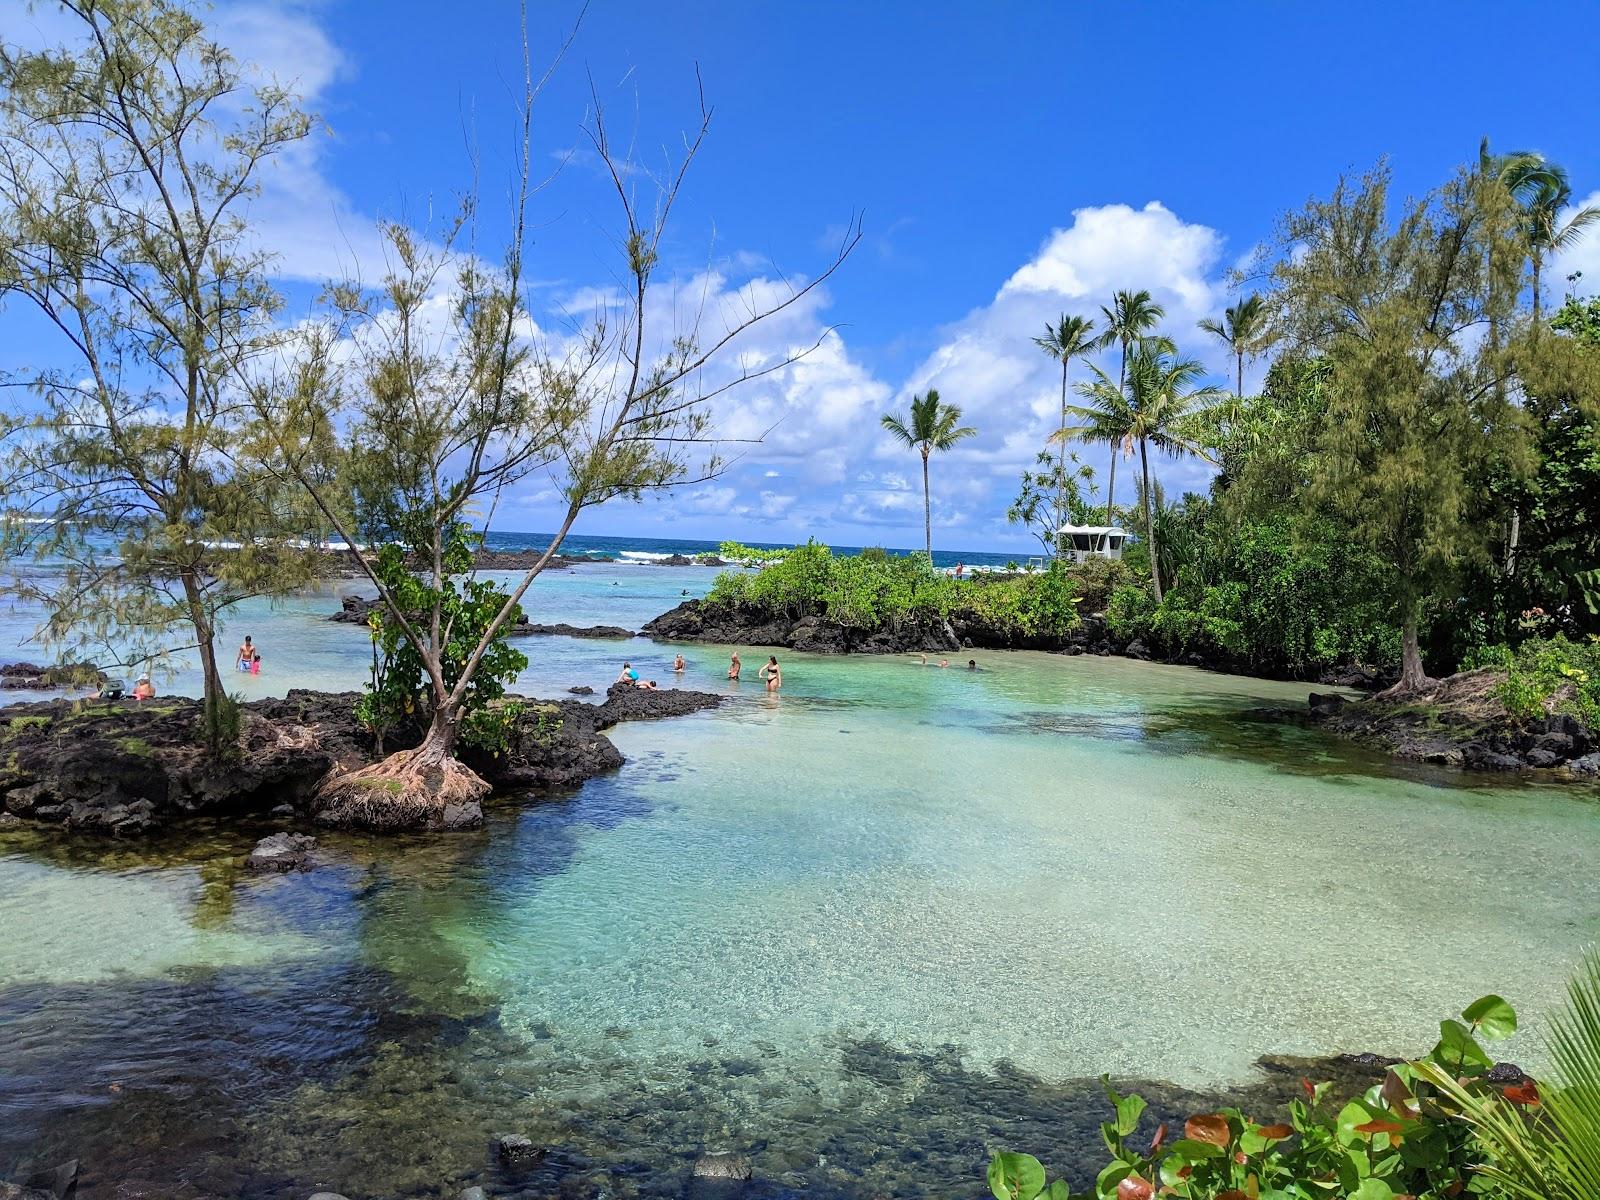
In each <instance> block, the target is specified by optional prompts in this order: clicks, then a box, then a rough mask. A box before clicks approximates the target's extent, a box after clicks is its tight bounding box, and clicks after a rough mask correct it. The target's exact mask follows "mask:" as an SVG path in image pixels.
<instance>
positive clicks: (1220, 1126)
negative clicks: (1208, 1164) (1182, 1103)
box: [1183, 1113, 1232, 1150]
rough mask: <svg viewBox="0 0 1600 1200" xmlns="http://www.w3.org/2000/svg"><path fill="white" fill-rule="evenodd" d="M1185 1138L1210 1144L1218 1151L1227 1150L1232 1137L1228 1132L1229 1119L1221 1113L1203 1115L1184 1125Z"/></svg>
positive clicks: (1192, 1118)
mask: <svg viewBox="0 0 1600 1200" xmlns="http://www.w3.org/2000/svg"><path fill="white" fill-rule="evenodd" d="M1183 1136H1184V1137H1186V1138H1190V1139H1192V1140H1194V1141H1196V1142H1209V1143H1210V1144H1211V1145H1213V1146H1216V1147H1217V1148H1218V1149H1221V1150H1226V1149H1227V1148H1228V1139H1229V1138H1230V1137H1231V1136H1232V1135H1231V1133H1230V1132H1229V1130H1228V1118H1227V1117H1225V1116H1223V1115H1222V1114H1221V1113H1201V1114H1200V1115H1199V1116H1197V1117H1190V1118H1189V1119H1188V1120H1187V1121H1185V1122H1184V1123H1183Z"/></svg>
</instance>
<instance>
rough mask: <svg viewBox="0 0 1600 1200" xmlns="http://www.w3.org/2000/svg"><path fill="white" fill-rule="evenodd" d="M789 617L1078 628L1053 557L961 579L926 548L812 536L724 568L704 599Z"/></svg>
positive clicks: (1044, 630)
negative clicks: (1021, 570) (854, 545)
mask: <svg viewBox="0 0 1600 1200" xmlns="http://www.w3.org/2000/svg"><path fill="white" fill-rule="evenodd" d="M706 599H707V601H708V602H709V603H712V604H743V605H749V606H752V607H754V608H757V609H760V610H761V611H763V612H765V613H768V614H772V615H775V616H783V617H785V618H787V619H789V620H800V619H802V618H805V617H819V618H821V619H823V620H827V621H832V622H835V623H837V624H839V625H843V626H845V627H847V628H853V629H880V628H882V629H890V630H894V629H901V628H905V627H907V626H911V625H921V624H927V623H930V622H943V621H948V620H952V619H956V618H965V619H968V620H974V621H981V622H983V623H984V624H985V625H987V626H989V627H991V628H994V629H996V630H998V631H1001V632H1005V633H1010V634H1013V635H1017V636H1021V637H1061V636H1064V635H1066V634H1067V633H1070V632H1071V631H1072V630H1073V629H1075V628H1077V626H1078V608H1077V594H1076V591H1075V589H1074V584H1073V579H1072V575H1071V572H1069V571H1068V570H1067V569H1066V568H1065V567H1064V566H1063V565H1061V564H1059V563H1057V564H1055V565H1053V566H1052V567H1051V568H1050V570H1048V571H1044V572H1041V573H1038V574H1034V575H1016V576H1005V577H998V576H997V577H994V578H986V577H983V576H978V577H976V578H974V579H971V580H968V581H965V582H961V583H958V582H956V581H955V580H954V579H952V578H950V577H949V576H948V575H945V574H943V573H941V572H939V571H936V570H934V568H933V566H932V565H931V564H930V563H929V561H928V557H927V555H926V554H908V555H894V554H889V553H887V552H886V551H884V550H880V549H868V550H864V551H862V552H861V553H860V554H856V555H836V554H834V553H833V551H832V550H830V549H829V548H828V547H827V546H824V545H822V544H820V543H818V542H816V541H809V542H807V543H806V544H805V545H803V546H796V547H795V548H794V549H793V550H790V551H788V552H787V553H785V554H784V556H783V557H782V558H781V559H779V560H777V561H775V562H770V563H769V564H768V565H767V566H765V567H763V568H762V569H761V570H759V571H755V572H748V571H724V572H723V573H722V574H720V575H718V576H717V578H716V580H715V582H714V583H713V584H712V586H711V591H710V593H709V594H708V595H707V597H706Z"/></svg>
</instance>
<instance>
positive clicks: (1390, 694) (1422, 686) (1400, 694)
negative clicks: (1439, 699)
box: [1373, 675, 1444, 702]
mask: <svg viewBox="0 0 1600 1200" xmlns="http://www.w3.org/2000/svg"><path fill="white" fill-rule="evenodd" d="M1443 682H1444V681H1443V680H1441V679H1435V678H1433V677H1432V676H1431V675H1424V676H1423V677H1422V678H1421V679H1420V680H1418V679H1407V678H1405V676H1403V675H1402V676H1401V677H1400V681H1399V682H1398V683H1395V684H1393V685H1392V686H1390V687H1386V688H1384V689H1383V691H1381V692H1378V693H1377V694H1376V695H1374V696H1373V699H1374V700H1390V701H1396V702H1398V701H1403V700H1420V699H1422V698H1423V697H1424V696H1431V695H1433V693H1434V692H1436V691H1438V690H1439V685H1440V684H1441V683H1443Z"/></svg>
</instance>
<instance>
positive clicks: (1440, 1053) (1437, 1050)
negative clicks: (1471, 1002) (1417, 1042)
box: [1431, 1021, 1494, 1072]
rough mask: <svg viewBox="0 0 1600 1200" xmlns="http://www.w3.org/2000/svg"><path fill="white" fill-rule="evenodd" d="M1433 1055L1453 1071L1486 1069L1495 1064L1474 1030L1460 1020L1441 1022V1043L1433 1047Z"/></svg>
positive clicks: (1434, 1058)
mask: <svg viewBox="0 0 1600 1200" xmlns="http://www.w3.org/2000/svg"><path fill="white" fill-rule="evenodd" d="M1431 1057H1432V1058H1433V1060H1434V1061H1435V1062H1437V1063H1439V1065H1440V1066H1443V1067H1445V1068H1447V1069H1449V1070H1452V1071H1467V1072H1471V1071H1472V1070H1473V1069H1474V1068H1477V1069H1486V1068H1488V1067H1492V1066H1493V1065H1494V1060H1493V1059H1491V1058H1490V1057H1489V1055H1488V1054H1487V1053H1485V1052H1484V1049H1483V1047H1482V1046H1480V1045H1478V1039H1477V1038H1475V1037H1473V1036H1472V1031H1471V1030H1469V1029H1468V1028H1467V1027H1466V1026H1465V1025H1463V1024H1462V1023H1461V1022H1460V1021H1440V1022H1439V1044H1438V1045H1437V1046H1435V1047H1434V1048H1433V1054H1432V1056H1431Z"/></svg>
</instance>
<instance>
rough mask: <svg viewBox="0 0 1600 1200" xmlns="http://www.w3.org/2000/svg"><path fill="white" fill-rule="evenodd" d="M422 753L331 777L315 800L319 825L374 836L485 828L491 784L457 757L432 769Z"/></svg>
mask: <svg viewBox="0 0 1600 1200" xmlns="http://www.w3.org/2000/svg"><path fill="white" fill-rule="evenodd" d="M418 754H419V752H418V751H416V750H401V751H399V752H398V753H395V754H391V755H390V756H389V757H388V758H386V759H384V760H383V761H382V762H377V763H373V764H372V765H371V766H368V767H360V768H358V769H357V770H354V771H335V772H334V773H332V774H330V775H329V776H328V777H327V778H326V779H324V780H323V781H322V783H321V784H319V785H318V787H317V791H316V794H315V795H314V796H313V797H312V800H311V810H312V812H313V813H314V814H315V817H316V821H317V823H318V824H319V825H331V826H334V827H335V828H338V829H367V830H371V831H372V832H374V833H401V832H408V831H425V832H430V833H433V832H439V831H442V830H452V829H475V828H477V827H478V826H479V825H482V824H483V804H482V802H483V800H484V798H485V797H486V796H488V794H489V791H490V788H489V785H488V784H487V783H485V782H484V781H483V780H482V779H481V778H479V777H478V775H477V774H476V773H475V772H473V771H472V770H470V769H469V768H467V767H465V766H463V765H462V764H461V763H459V762H457V761H456V760H455V759H453V758H447V759H445V760H444V761H443V762H442V763H440V764H438V765H437V766H426V765H420V764H418V763H417V762H416V759H417V757H418Z"/></svg>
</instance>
